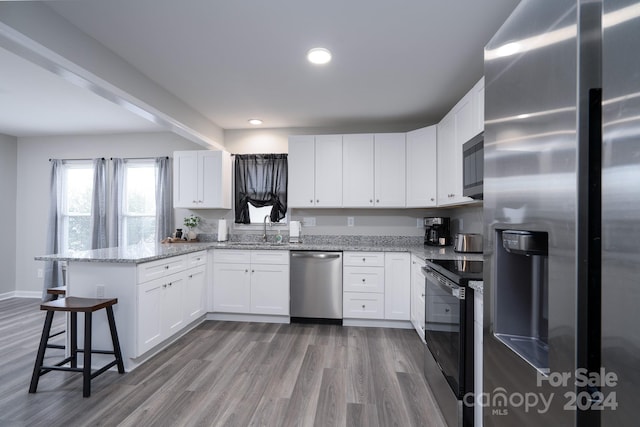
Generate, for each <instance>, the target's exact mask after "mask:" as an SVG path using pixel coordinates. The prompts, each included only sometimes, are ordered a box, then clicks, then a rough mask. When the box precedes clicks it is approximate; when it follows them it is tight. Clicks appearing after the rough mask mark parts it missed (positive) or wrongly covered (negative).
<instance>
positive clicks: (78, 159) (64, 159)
mask: <svg viewBox="0 0 640 427" xmlns="http://www.w3.org/2000/svg"><path fill="white" fill-rule="evenodd" d="M100 158H101V159H102V160H105V158H104V157H100ZM51 160H53V159H49V161H51ZM60 160H62V161H65V160H66V161H74V162H75V161H80V160H93V159H60Z"/></svg>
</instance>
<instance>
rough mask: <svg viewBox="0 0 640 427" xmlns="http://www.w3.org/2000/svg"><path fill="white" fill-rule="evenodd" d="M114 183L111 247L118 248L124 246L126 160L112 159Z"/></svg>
mask: <svg viewBox="0 0 640 427" xmlns="http://www.w3.org/2000/svg"><path fill="white" fill-rule="evenodd" d="M111 160H112V161H113V181H112V183H111V197H110V201H111V205H110V206H109V246H110V247H116V246H119V245H121V244H123V243H124V242H123V234H122V231H123V230H122V226H121V224H122V223H121V218H120V214H121V212H122V206H123V197H124V169H125V167H124V160H123V159H121V158H116V157H114V158H112V159H111Z"/></svg>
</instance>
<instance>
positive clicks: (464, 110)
mask: <svg viewBox="0 0 640 427" xmlns="http://www.w3.org/2000/svg"><path fill="white" fill-rule="evenodd" d="M474 107H475V104H474V102H473V92H468V93H467V94H466V95H465V96H464V97H463V98H462V99H461V100H460V101H458V103H457V104H456V106H455V107H454V111H455V113H454V114H455V116H456V139H457V141H458V143H459V145H460V146H462V144H464V143H465V142H467V141H468V140H470V139H471V138H473V137H474V136H475V135H476V134H477V132H475V129H476V112H475V108H474Z"/></svg>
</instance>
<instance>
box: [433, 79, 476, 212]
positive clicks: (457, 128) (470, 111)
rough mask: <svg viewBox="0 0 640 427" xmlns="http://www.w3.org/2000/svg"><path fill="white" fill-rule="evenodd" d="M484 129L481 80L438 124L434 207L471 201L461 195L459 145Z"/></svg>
mask: <svg viewBox="0 0 640 427" xmlns="http://www.w3.org/2000/svg"><path fill="white" fill-rule="evenodd" d="M483 129H484V79H481V80H480V81H479V82H478V83H476V85H474V87H473V88H472V89H471V90H470V91H469V92H467V94H466V95H465V96H464V97H462V99H461V100H460V101H458V103H457V104H456V105H455V107H453V109H452V110H451V111H450V112H449V113H448V114H447V115H446V116H445V117H444V118H443V119H442V120H441V121H440V123H439V124H438V143H437V147H438V166H439V168H438V206H449V205H462V204H465V203H471V202H474V200H473V199H472V198H470V197H464V196H463V195H462V188H463V181H462V173H463V172H462V146H463V145H464V143H465V142H467V141H469V140H470V139H471V138H473V137H474V136H476V135H477V134H478V133H480V132H481V131H482V130H483Z"/></svg>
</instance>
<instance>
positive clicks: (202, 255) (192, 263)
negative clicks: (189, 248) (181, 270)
mask: <svg viewBox="0 0 640 427" xmlns="http://www.w3.org/2000/svg"><path fill="white" fill-rule="evenodd" d="M187 257H188V260H187V265H188V266H189V267H190V268H191V267H197V266H199V265H205V264H206V263H207V251H198V252H194V253H191V254H188V255H187Z"/></svg>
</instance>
